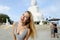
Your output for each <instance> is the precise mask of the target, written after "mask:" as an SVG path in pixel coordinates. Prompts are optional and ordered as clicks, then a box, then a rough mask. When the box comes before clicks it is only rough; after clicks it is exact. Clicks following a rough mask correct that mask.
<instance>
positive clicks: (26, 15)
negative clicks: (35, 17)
mask: <svg viewBox="0 0 60 40" xmlns="http://www.w3.org/2000/svg"><path fill="white" fill-rule="evenodd" d="M28 19H29V14H28V13H27V12H25V13H23V15H22V16H21V22H26V21H28Z"/></svg>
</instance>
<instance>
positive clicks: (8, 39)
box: [0, 25, 60, 40]
mask: <svg viewBox="0 0 60 40" xmlns="http://www.w3.org/2000/svg"><path fill="white" fill-rule="evenodd" d="M47 28H48V29H47ZM36 29H37V36H36V38H35V39H34V40H60V29H58V30H59V31H58V32H59V38H51V37H50V29H49V27H46V28H44V27H41V26H39V25H37V27H36ZM11 31H12V30H11V27H10V28H8V29H1V28H0V40H13V38H12V33H11Z"/></svg>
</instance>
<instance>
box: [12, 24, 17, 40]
mask: <svg viewBox="0 0 60 40" xmlns="http://www.w3.org/2000/svg"><path fill="white" fill-rule="evenodd" d="M14 26H15V23H13V25H12V36H13V40H16V36H15V34H14Z"/></svg>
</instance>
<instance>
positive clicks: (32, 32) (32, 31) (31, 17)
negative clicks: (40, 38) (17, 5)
mask: <svg viewBox="0 0 60 40" xmlns="http://www.w3.org/2000/svg"><path fill="white" fill-rule="evenodd" d="M26 12H27V13H28V14H29V28H30V36H31V38H33V39H34V35H35V31H36V29H35V25H34V21H33V16H32V14H31V12H30V11H26Z"/></svg>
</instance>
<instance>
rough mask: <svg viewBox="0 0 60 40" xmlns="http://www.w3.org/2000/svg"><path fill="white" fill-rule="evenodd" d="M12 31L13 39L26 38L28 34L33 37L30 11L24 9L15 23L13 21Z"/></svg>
mask: <svg viewBox="0 0 60 40" xmlns="http://www.w3.org/2000/svg"><path fill="white" fill-rule="evenodd" d="M12 33H13V40H28V38H29V37H30V36H31V37H32V38H33V39H34V35H35V26H34V22H33V17H32V14H31V12H30V11H26V12H25V13H24V14H23V15H22V16H21V18H20V21H19V22H18V23H17V24H16V23H13V28H12Z"/></svg>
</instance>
